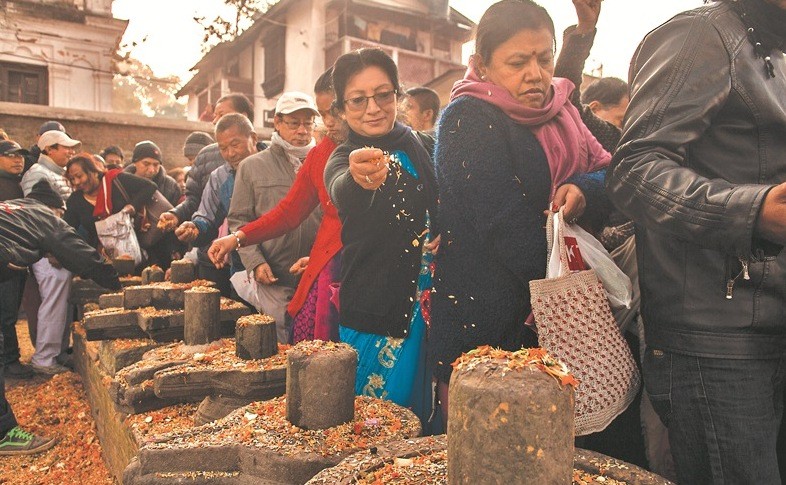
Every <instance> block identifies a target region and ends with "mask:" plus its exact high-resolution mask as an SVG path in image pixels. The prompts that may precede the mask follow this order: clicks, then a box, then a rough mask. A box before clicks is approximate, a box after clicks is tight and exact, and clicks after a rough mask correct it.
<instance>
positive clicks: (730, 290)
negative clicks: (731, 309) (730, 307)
mask: <svg viewBox="0 0 786 485" xmlns="http://www.w3.org/2000/svg"><path fill="white" fill-rule="evenodd" d="M737 259H738V260H739V262H740V264H741V265H742V269H741V270H740V272H739V273H737V275H736V276H735V277H734V278H729V279H728V280H727V281H726V299H727V300H731V299H732V298H733V297H734V283H735V282H736V281H737V279H738V278H739V277H740V276H742V279H744V280H749V279H751V275H750V273H749V272H748V264H749V261H748V260H746V259H742V258H737Z"/></svg>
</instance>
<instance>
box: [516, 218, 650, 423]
mask: <svg viewBox="0 0 786 485" xmlns="http://www.w3.org/2000/svg"><path fill="white" fill-rule="evenodd" d="M563 225H564V220H563V217H562V212H559V213H556V214H551V215H550V216H549V218H548V222H547V225H546V234H547V236H546V237H547V240H548V247H549V258H548V259H547V260H551V259H552V258H551V255H552V253H553V252H554V251H558V252H559V261H560V263H561V268H562V275H561V276H558V277H555V278H547V279H543V280H533V281H530V283H529V286H530V294H531V302H532V312H533V315H534V316H535V324H536V326H537V329H538V340H539V342H540V345H541V347H544V348H546V349H547V350H548V351H549V353H550V354H551V355H553V356H554V357H555V358H557V359H559V360H561V361H562V362H564V363H565V364H566V365H567V366H568V368H569V369H570V371H571V372H572V373H573V375H574V376H575V377H576V379H578V380H579V385H578V386H577V387H576V408H575V410H576V415H575V418H576V435H577V436H583V435H587V434H590V433H595V432H598V431H601V430H603V429H605V428H606V426H608V425H609V423H611V421H613V420H614V418H616V417H617V416H618V415H619V414H620V413H622V412H623V411H624V410H625V409H626V408H627V407H628V405H629V404H630V403H631V402H632V401H633V399H634V398H635V397H636V394H637V393H638V391H639V387H640V385H641V376H640V374H639V370H638V367H637V366H636V362H635V361H634V359H633V355H632V354H631V352H630V348H629V347H628V344H627V342H626V341H625V339H624V338H623V336H622V334H621V333H620V330H619V328H618V327H617V323H616V322H615V320H614V317H613V316H612V313H611V309H610V307H609V303H608V301H607V299H606V293H605V291H604V289H603V284H602V283H601V282H600V280H599V279H598V277H597V276H596V274H595V271H593V270H591V269H590V270H585V271H578V272H571V271H570V269H569V265H568V263H569V261H568V251H567V248H566V245H565V239H564V237H563V235H562V226H563ZM552 264H553V263H552ZM552 270H553V268H552ZM547 273H548V269H547ZM552 274H553V271H552Z"/></svg>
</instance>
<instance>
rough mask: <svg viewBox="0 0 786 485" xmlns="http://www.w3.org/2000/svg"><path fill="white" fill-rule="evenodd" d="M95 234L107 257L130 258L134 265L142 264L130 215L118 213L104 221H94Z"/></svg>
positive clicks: (140, 252) (140, 249)
mask: <svg viewBox="0 0 786 485" xmlns="http://www.w3.org/2000/svg"><path fill="white" fill-rule="evenodd" d="M96 232H97V233H98V240H99V241H101V245H103V246H104V250H105V251H106V254H107V256H109V257H110V258H113V259H114V258H118V257H120V256H130V257H131V258H132V259H133V260H134V264H137V265H138V264H141V263H142V248H141V247H140V246H139V241H138V240H137V238H136V233H135V232H134V222H133V221H132V220H131V216H130V215H128V214H126V213H125V212H118V213H117V214H112V215H111V216H109V217H107V218H106V219H103V220H100V221H96Z"/></svg>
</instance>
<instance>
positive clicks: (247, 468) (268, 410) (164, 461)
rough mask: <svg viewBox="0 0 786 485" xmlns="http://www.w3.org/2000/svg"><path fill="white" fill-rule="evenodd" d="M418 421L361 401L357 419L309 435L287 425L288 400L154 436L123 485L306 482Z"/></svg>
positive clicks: (410, 432) (412, 432)
mask: <svg viewBox="0 0 786 485" xmlns="http://www.w3.org/2000/svg"><path fill="white" fill-rule="evenodd" d="M420 431H421V430H420V422H419V420H418V419H417V417H415V415H414V414H413V413H412V412H411V411H409V410H407V409H404V408H402V407H399V406H396V405H395V404H392V403H390V402H388V401H382V400H377V399H373V398H367V397H357V398H356V400H355V415H354V419H353V420H352V421H350V422H349V423H346V424H342V425H339V426H336V427H333V428H329V429H325V430H305V429H302V428H298V427H296V426H294V425H292V424H291V423H290V422H289V421H287V419H286V399H285V398H284V397H281V398H276V399H272V400H269V401H261V402H253V403H251V404H249V405H248V406H246V407H243V408H240V409H238V410H236V411H234V412H232V413H231V414H230V415H228V416H227V417H225V418H223V419H220V420H218V421H216V422H214V423H210V424H206V425H204V426H200V427H197V428H192V429H191V430H187V431H184V432H180V433H177V432H176V433H170V434H166V435H161V436H158V437H156V438H154V441H155V442H152V443H149V444H146V445H145V446H144V447H143V448H142V449H141V450H140V452H139V455H138V456H137V457H136V458H134V459H133V460H132V463H131V464H130V465H129V467H128V468H127V469H126V473H125V476H124V483H126V484H139V485H164V484H170V483H193V484H208V483H210V484H216V483H221V484H232V485H239V484H252V483H253V484H279V485H283V484H302V483H305V482H306V481H308V480H309V479H310V478H311V477H313V476H314V475H315V474H316V473H318V472H319V471H320V470H323V469H325V468H327V467H331V466H334V465H335V464H337V463H339V462H340V461H341V460H342V459H343V458H344V457H346V456H348V455H350V454H352V453H354V452H355V451H357V450H362V449H369V448H372V449H373V448H376V447H378V446H382V445H383V444H384V443H386V442H388V441H391V440H398V439H406V438H414V437H415V436H417V435H419V434H420Z"/></svg>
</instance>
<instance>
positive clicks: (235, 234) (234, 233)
mask: <svg viewBox="0 0 786 485" xmlns="http://www.w3.org/2000/svg"><path fill="white" fill-rule="evenodd" d="M232 235H233V236H235V241H237V248H236V249H240V248H241V247H243V245H242V244H241V243H240V236H239V235H238V233H237V231H235V232H233V233H232Z"/></svg>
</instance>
